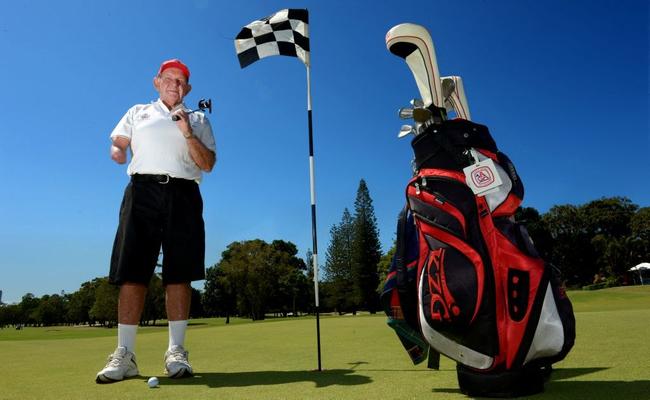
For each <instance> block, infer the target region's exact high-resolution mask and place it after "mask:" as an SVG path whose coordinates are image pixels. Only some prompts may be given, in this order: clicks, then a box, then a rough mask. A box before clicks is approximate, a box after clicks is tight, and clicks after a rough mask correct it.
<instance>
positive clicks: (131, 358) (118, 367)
mask: <svg viewBox="0 0 650 400" xmlns="http://www.w3.org/2000/svg"><path fill="white" fill-rule="evenodd" d="M138 374H139V372H138V365H137V364H136V363H135V354H133V353H131V352H130V351H128V350H127V349H126V347H118V348H117V349H115V351H114V352H113V354H110V355H109V356H108V362H107V363H106V366H105V367H104V369H102V370H101V371H99V372H98V373H97V378H95V382H97V383H110V382H117V381H121V380H123V379H124V378H131V377H133V376H136V375H138Z"/></svg>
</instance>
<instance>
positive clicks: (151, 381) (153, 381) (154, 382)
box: [147, 376, 158, 388]
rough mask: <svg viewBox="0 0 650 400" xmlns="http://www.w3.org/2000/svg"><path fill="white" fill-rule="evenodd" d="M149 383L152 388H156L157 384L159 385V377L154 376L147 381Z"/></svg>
mask: <svg viewBox="0 0 650 400" xmlns="http://www.w3.org/2000/svg"><path fill="white" fill-rule="evenodd" d="M147 385H149V387H150V388H155V387H156V386H158V378H156V377H155V376H152V377H151V378H149V380H148V381H147Z"/></svg>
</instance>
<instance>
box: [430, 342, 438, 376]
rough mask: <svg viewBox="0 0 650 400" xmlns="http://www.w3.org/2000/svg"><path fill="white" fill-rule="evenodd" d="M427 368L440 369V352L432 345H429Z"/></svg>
mask: <svg viewBox="0 0 650 400" xmlns="http://www.w3.org/2000/svg"><path fill="white" fill-rule="evenodd" d="M427 368H429V369H435V370H436V371H437V370H439V369H440V353H439V352H438V351H436V349H434V348H433V347H431V346H429V360H428V361H427Z"/></svg>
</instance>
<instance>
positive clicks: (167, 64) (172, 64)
mask: <svg viewBox="0 0 650 400" xmlns="http://www.w3.org/2000/svg"><path fill="white" fill-rule="evenodd" d="M167 68H178V69H180V70H181V71H182V72H183V75H185V78H186V79H187V80H188V81H189V80H190V69H189V68H187V65H185V64H183V62H182V61H181V60H179V59H178V58H172V59H171V60H167V61H163V63H162V64H160V69H159V70H158V75H160V74H162V72H163V71H164V70H166V69H167Z"/></svg>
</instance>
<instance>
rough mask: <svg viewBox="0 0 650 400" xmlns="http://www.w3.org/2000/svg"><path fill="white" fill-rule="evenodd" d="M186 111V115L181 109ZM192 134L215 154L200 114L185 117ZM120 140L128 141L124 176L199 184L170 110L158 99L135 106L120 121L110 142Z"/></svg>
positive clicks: (196, 169)
mask: <svg viewBox="0 0 650 400" xmlns="http://www.w3.org/2000/svg"><path fill="white" fill-rule="evenodd" d="M182 106H183V107H184V109H185V110H186V111H190V110H189V109H188V108H187V107H185V105H182ZM189 117H190V126H191V127H192V133H193V134H194V136H196V137H197V138H198V139H199V140H200V141H201V142H202V143H203V144H204V145H205V147H207V148H208V149H210V150H212V151H214V152H215V154H216V144H215V140H214V135H213V134H212V127H211V126H210V121H208V118H207V117H206V116H205V114H203V113H202V112H200V111H198V112H195V113H192V114H190V115H189ZM116 136H124V137H126V138H128V139H130V140H131V153H132V155H133V156H132V157H131V162H130V163H129V166H128V168H127V171H126V172H127V174H129V175H133V174H156V175H158V174H165V175H169V176H171V177H173V178H183V179H192V180H195V181H197V182H200V181H201V176H202V173H201V170H200V169H199V167H198V166H197V165H196V163H195V162H194V160H192V157H191V156H190V151H189V146H188V145H187V139H185V138H184V137H183V133H182V132H181V131H180V129H178V126H176V122H175V121H172V118H171V113H170V110H169V109H168V108H167V106H166V105H165V104H164V103H163V102H162V101H161V100H160V99H158V100H157V101H153V102H151V103H150V104H136V105H135V106H133V107H131V108H130V109H129V111H127V112H126V114H125V115H124V116H123V117H122V119H121V120H120V122H119V123H118V124H117V126H116V127H115V129H113V132H112V133H111V139H113V138H115V137H116Z"/></svg>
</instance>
